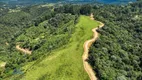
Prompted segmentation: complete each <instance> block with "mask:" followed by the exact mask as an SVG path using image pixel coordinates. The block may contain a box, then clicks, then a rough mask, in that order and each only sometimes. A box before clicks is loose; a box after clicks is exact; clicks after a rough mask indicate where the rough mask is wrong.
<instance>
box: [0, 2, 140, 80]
mask: <svg viewBox="0 0 142 80" xmlns="http://www.w3.org/2000/svg"><path fill="white" fill-rule="evenodd" d="M90 13H93V14H94V18H95V19H96V20H99V21H101V22H103V23H104V24H105V26H104V27H103V28H102V29H98V30H97V31H98V32H99V33H100V37H99V38H98V40H97V41H96V42H95V43H93V45H92V46H91V49H90V50H89V59H88V62H89V63H90V64H91V66H92V67H93V70H94V72H95V73H96V75H97V77H98V78H99V79H100V80H142V1H137V2H135V3H130V4H127V5H113V4H112V5H107V4H81V5H80V4H63V5H61V6H60V5H56V6H45V7H43V6H41V5H31V6H26V7H14V8H10V9H9V8H3V7H0V63H1V62H6V66H5V68H4V69H3V70H1V69H0V73H1V74H0V79H7V78H10V77H11V76H13V75H16V74H20V75H21V74H24V70H23V69H21V67H23V66H24V65H26V64H28V63H30V62H34V61H35V64H36V63H38V62H39V61H40V60H41V59H42V58H44V57H46V56H49V55H51V54H50V53H51V52H52V51H53V50H55V49H58V48H60V47H62V46H64V45H66V44H69V40H70V38H71V36H72V34H73V33H74V32H75V28H76V27H75V25H76V24H77V23H78V22H79V20H78V19H79V16H80V15H86V16H89V15H90ZM16 45H20V47H22V48H24V49H28V50H30V51H32V54H31V55H32V56H29V55H28V54H25V53H23V52H21V51H18V50H17V49H16Z"/></svg>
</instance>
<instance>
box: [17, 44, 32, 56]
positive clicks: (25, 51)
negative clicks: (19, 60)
mask: <svg viewBox="0 0 142 80" xmlns="http://www.w3.org/2000/svg"><path fill="white" fill-rule="evenodd" d="M16 49H17V50H19V51H21V52H24V53H25V54H29V55H31V54H32V51H30V50H28V49H24V48H21V47H20V45H16Z"/></svg>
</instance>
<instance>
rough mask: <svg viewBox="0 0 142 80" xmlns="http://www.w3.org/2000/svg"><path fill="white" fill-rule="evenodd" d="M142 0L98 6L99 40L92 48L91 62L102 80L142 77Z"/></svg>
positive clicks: (132, 79) (95, 11) (96, 13)
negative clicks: (101, 24) (139, 0)
mask: <svg viewBox="0 0 142 80" xmlns="http://www.w3.org/2000/svg"><path fill="white" fill-rule="evenodd" d="M141 4H142V2H137V3H133V4H129V5H125V6H114V5H113V6H112V5H108V6H101V7H98V8H95V10H94V14H95V16H94V17H95V18H96V19H97V20H100V21H103V22H104V23H105V26H104V27H103V28H102V29H99V30H98V32H99V33H100V34H101V36H100V37H99V39H98V40H97V41H96V42H95V43H94V44H93V45H92V47H91V49H90V57H89V59H90V60H89V62H90V64H91V65H92V66H93V67H94V70H95V72H97V75H98V77H99V78H100V79H101V80H141V79H142V67H141V66H142V56H141V55H142V44H141V43H142V40H141V39H142V35H141V34H142V18H141V17H142V14H141V13H142V8H141V7H142V5H141Z"/></svg>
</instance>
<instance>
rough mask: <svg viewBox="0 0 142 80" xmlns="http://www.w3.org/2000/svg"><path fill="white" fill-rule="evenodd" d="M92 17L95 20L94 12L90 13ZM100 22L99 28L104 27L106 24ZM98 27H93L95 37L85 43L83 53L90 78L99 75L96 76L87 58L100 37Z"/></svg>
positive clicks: (92, 79)
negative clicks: (92, 45) (90, 49)
mask: <svg viewBox="0 0 142 80" xmlns="http://www.w3.org/2000/svg"><path fill="white" fill-rule="evenodd" d="M90 19H91V20H94V18H93V14H91V15H90ZM97 22H99V21H97ZM99 23H100V25H99V28H102V27H103V26H104V24H103V23H102V22H99ZM97 29H98V28H94V29H92V31H93V33H94V34H93V38H92V39H90V40H87V41H86V42H85V43H84V46H83V47H84V54H83V56H82V59H83V65H84V69H85V71H86V72H87V74H88V75H89V77H90V80H97V77H96V76H95V73H94V71H93V69H92V67H91V65H90V64H89V63H88V62H87V60H88V57H89V54H88V53H89V48H90V46H91V44H93V43H94V42H95V41H96V40H97V38H98V36H99V33H98V32H97V31H96V30H97Z"/></svg>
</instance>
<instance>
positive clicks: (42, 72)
mask: <svg viewBox="0 0 142 80" xmlns="http://www.w3.org/2000/svg"><path fill="white" fill-rule="evenodd" d="M98 25H99V23H97V22H96V21H93V20H90V18H89V17H87V16H80V19H79V23H78V24H77V25H76V29H75V33H74V34H72V37H71V39H70V42H69V44H67V45H65V46H64V47H62V48H60V49H57V50H55V51H52V52H51V55H50V56H47V57H46V58H44V59H43V60H42V61H41V62H39V63H38V64H36V65H34V66H32V68H31V69H29V70H28V71H27V72H26V73H25V75H24V76H23V77H22V79H21V80H89V76H88V75H87V73H86V72H85V70H84V67H83V62H82V54H83V51H84V50H83V44H84V42H85V41H86V40H88V39H91V38H92V34H93V32H92V29H93V28H95V27H97V26H98ZM27 66H28V65H27ZM24 68H26V66H25V67H24Z"/></svg>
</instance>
